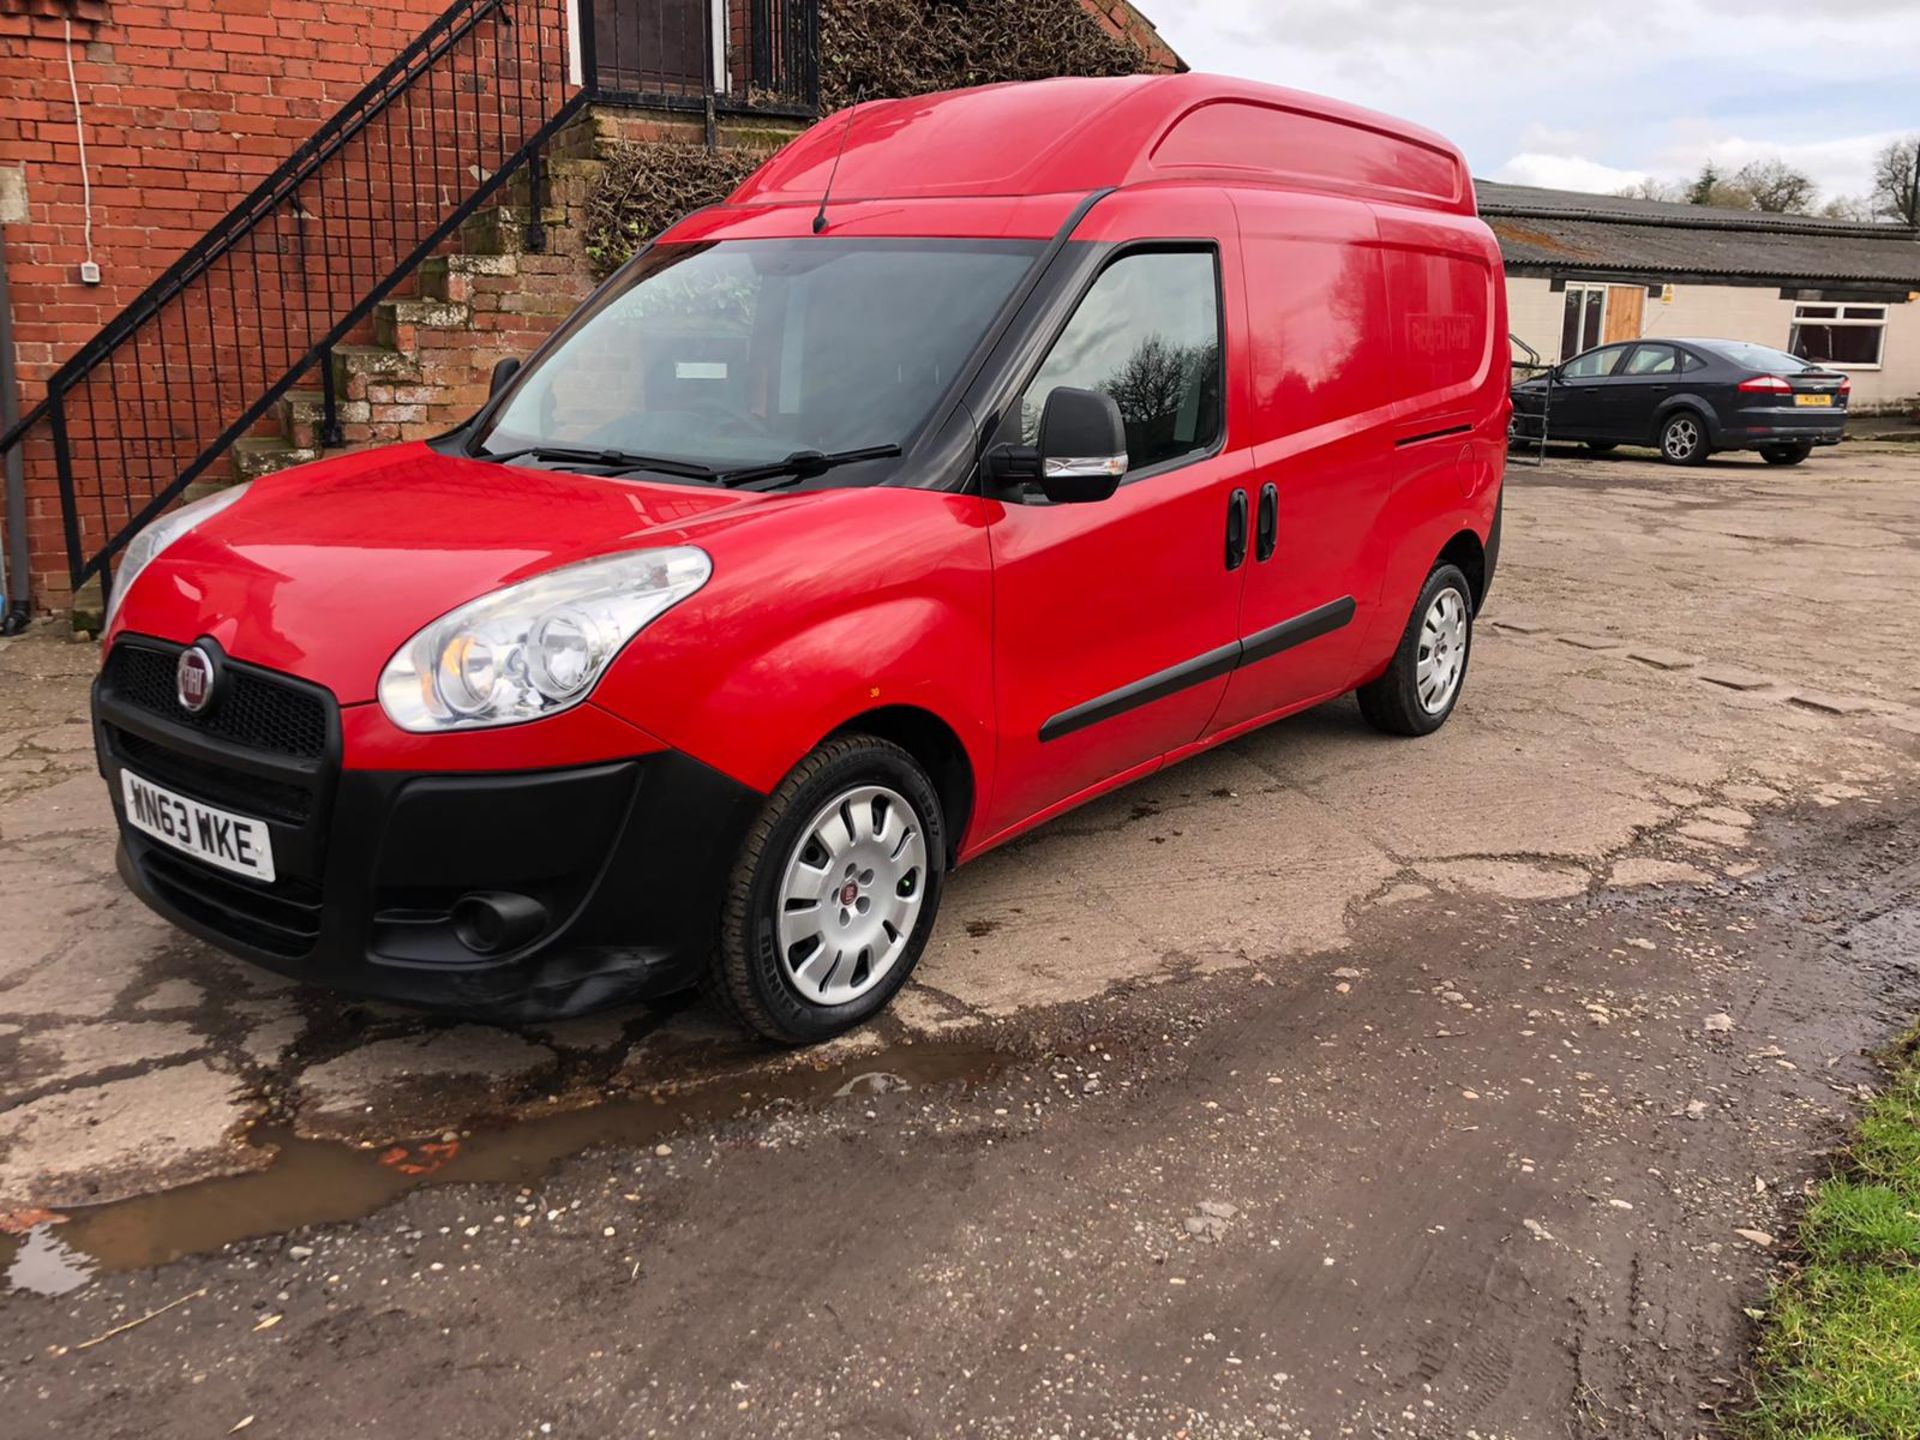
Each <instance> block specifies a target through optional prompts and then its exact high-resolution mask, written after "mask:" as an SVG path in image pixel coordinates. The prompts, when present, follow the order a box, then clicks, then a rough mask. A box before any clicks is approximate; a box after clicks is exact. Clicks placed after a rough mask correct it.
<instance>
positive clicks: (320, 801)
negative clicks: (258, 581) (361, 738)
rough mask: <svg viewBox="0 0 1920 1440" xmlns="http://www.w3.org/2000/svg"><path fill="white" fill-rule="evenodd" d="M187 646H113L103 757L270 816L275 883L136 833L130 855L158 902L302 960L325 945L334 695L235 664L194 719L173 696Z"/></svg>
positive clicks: (127, 640)
mask: <svg viewBox="0 0 1920 1440" xmlns="http://www.w3.org/2000/svg"><path fill="white" fill-rule="evenodd" d="M182 648H183V647H181V646H179V645H172V644H168V643H167V642H165V641H161V640H149V639H147V638H146V637H144V636H126V637H123V638H122V639H120V640H119V641H117V642H115V644H114V647H113V649H112V651H111V652H110V653H109V654H108V656H107V664H106V669H105V671H104V673H103V674H102V676H101V680H100V685H99V690H98V702H97V706H96V716H97V718H98V720H99V724H100V736H101V740H102V742H103V749H104V754H105V758H106V759H108V760H109V761H110V762H111V763H112V764H115V765H121V766H125V767H126V768H127V769H128V770H131V771H132V772H133V773H134V774H136V775H140V776H143V777H144V778H146V779H148V780H151V781H152V782H153V783H154V784H156V785H159V786H161V787H163V788H165V789H168V790H176V791H178V792H180V793H181V794H183V795H189V796H192V797H193V798H194V799H195V800H198V801H201V802H202V803H204V804H207V805H212V806H214V807H216V808H218V809H221V810H230V811H234V812H236V813H238V814H241V815H247V816H252V817H254V818H257V819H261V820H265V821H266V822H267V823H268V824H269V825H270V826H271V827H272V832H273V859H274V870H275V873H276V878H275V879H274V880H272V881H270V882H269V881H261V880H256V879H252V878H250V877H247V876H243V875H237V874H233V873H230V872H228V871H226V870H222V869H220V868H218V867H216V866H213V865H210V864H208V863H207V862H205V861H203V860H200V859H198V858H196V857H193V856H189V855H184V854H181V853H179V852H177V851H175V850H172V849H170V848H169V847H167V846H166V845H163V844H160V843H158V842H156V841H155V840H153V839H152V838H151V837H148V836H145V835H143V834H141V833H140V832H138V831H136V830H133V829H130V828H129V829H127V830H126V831H125V838H126V843H127V845H128V850H129V858H130V859H131V860H132V861H133V863H134V864H135V865H137V866H138V867H139V870H140V873H141V875H142V877H143V878H144V879H145V882H146V884H147V885H148V886H149V887H150V888H151V890H152V892H153V894H154V896H155V897H156V898H157V899H158V900H160V901H162V902H164V903H165V905H166V906H168V907H169V908H171V909H172V910H173V911H175V912H177V913H178V914H179V915H180V916H182V917H183V918H185V919H188V920H191V921H193V922H195V923H197V924H200V925H203V926H205V927H207V928H208V929H209V930H213V931H217V932H218V933H219V934H221V935H223V936H227V937H229V938H231V939H232V940H234V941H235V942H237V943H238V944H239V945H241V946H244V947H248V948H251V949H253V950H256V951H264V952H266V953H267V954H270V955H278V956H285V957H287V958H289V959H298V958H300V957H302V956H304V955H307V954H309V953H311V951H312V950H313V947H314V945H315V944H316V943H317V942H318V940H319V937H320V926H321V916H322V914H323V913H324V911H323V904H322V902H323V898H324V897H323V894H322V890H321V881H322V877H323V876H324V873H325V862H326V848H327V847H326V834H325V829H326V821H327V815H328V812H329V810H330V808H331V800H332V794H333V787H334V783H335V781H336V779H337V776H338V771H337V766H338V760H337V758H335V757H336V756H337V750H338V742H337V739H336V736H337V734H338V724H339V722H338V721H337V720H336V719H335V706H334V702H333V697H332V696H331V695H329V694H328V693H327V692H326V691H325V690H322V689H321V688H319V687H318V686H316V685H310V684H308V683H306V682H305V681H301V680H296V679H294V678H292V677H291V676H286V675H278V674H275V673H274V672H272V671H269V670H259V669H255V668H254V667H253V666H250V665H246V664H242V663H239V662H236V661H228V662H227V663H226V664H225V665H223V666H221V667H220V671H219V680H218V682H217V685H216V689H215V693H214V696H213V702H212V703H211V704H210V705H208V706H207V708H206V709H205V710H203V711H202V712H201V713H200V714H198V715H195V714H193V713H191V712H190V711H188V710H186V709H184V708H183V707H182V706H181V705H180V704H179V703H178V700H177V699H176V697H175V694H174V669H175V667H176V665H177V664H178V663H179V657H180V652H181V650H182ZM149 717H151V719H149ZM114 784H115V785H116V786H117V785H118V784H119V781H118V779H117V778H116V779H115V780H114Z"/></svg>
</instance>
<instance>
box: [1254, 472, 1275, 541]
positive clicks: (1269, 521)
mask: <svg viewBox="0 0 1920 1440" xmlns="http://www.w3.org/2000/svg"><path fill="white" fill-rule="evenodd" d="M1279 543H1280V488H1279V487H1278V486H1277V485H1273V484H1271V483H1269V484H1266V485H1262V486H1261V487H1260V511H1259V514H1258V515H1257V516H1256V517H1255V520H1254V525H1253V558H1254V559H1255V560H1271V559H1272V558H1273V549H1274V546H1276V545H1278V544H1279Z"/></svg>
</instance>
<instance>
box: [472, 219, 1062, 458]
mask: <svg viewBox="0 0 1920 1440" xmlns="http://www.w3.org/2000/svg"><path fill="white" fill-rule="evenodd" d="M1041 249H1042V247H1041V246H1040V245H1039V244H1037V243H1033V242H1028V241H1004V240H986V241H982V240H923V239H915V240H872V239H853V238H849V239H840V238H834V237H828V238H824V239H814V238H808V239H789V240H727V241H719V242H707V243H702V244H688V245H656V246H655V247H653V249H651V250H649V251H647V252H646V253H645V254H643V255H641V256H640V257H639V258H638V259H637V260H635V261H634V262H633V263H632V264H631V265H630V266H629V267H628V268H627V269H626V270H625V271H624V272H623V273H622V274H621V275H620V276H619V277H618V278H617V279H616V280H615V281H614V283H613V284H611V285H610V286H609V287H608V288H607V290H606V291H605V292H604V293H603V294H601V295H600V296H599V297H598V298H597V299H595V300H594V302H593V303H592V304H591V305H590V306H588V307H587V308H586V309H585V310H583V311H582V312H581V313H580V314H578V315H576V316H575V317H574V318H573V319H572V320H570V321H568V323H567V326H566V328H565V330H564V331H563V332H562V333H561V335H560V337H559V340H558V342H557V343H556V344H555V345H554V347H553V348H552V349H550V350H548V351H547V353H546V354H545V356H544V357H543V358H541V359H540V360H539V361H537V362H536V363H535V364H533V365H531V366H529V367H528V368H527V369H525V370H523V371H522V372H521V373H520V374H519V375H518V376H516V377H515V379H514V381H513V386H512V389H511V391H510V392H509V393H508V395H507V396H506V397H505V399H504V400H503V401H502V402H501V404H500V406H499V407H498V408H497V409H496V410H495V411H494V414H493V416H492V418H491V419H490V421H489V422H488V424H487V426H486V428H485V430H484V431H482V432H481V433H480V434H479V435H478V436H476V437H475V440H476V443H477V447H478V448H477V450H476V453H478V454H481V455H507V454H509V453H513V452H528V451H534V450H539V449H552V450H555V451H559V450H575V451H577V450H594V451H609V452H621V453H625V454H631V455H636V456H650V457H653V458H656V459H666V460H673V461H681V462H688V464H689V467H690V468H692V469H694V470H696V471H697V470H698V469H700V468H702V467H705V468H710V469H712V470H716V471H733V470H738V469H743V468H746V467H752V466H757V465H768V464H775V463H777V462H779V461H780V460H782V459H783V458H785V457H787V456H791V455H794V454H795V453H796V452H801V451H819V452H822V453H823V454H825V455H836V454H842V453H844V452H848V451H860V450H866V449H871V448H878V447H892V446H899V447H900V448H901V449H902V450H904V449H905V448H906V447H907V445H908V444H909V443H910V442H911V441H912V440H913V439H914V437H915V435H916V434H917V433H918V431H919V430H920V428H921V427H922V426H923V425H924V424H925V423H926V422H927V420H928V419H929V417H930V416H931V414H932V412H933V409H934V406H935V404H936V403H937V402H938V401H939V399H940V397H941V396H942V395H943V394H944V393H945V392H946V391H947V389H948V387H949V386H950V385H951V384H952V383H953V380H954V377H955V375H956V374H957V373H958V371H959V369H960V367H961V366H962V365H963V364H964V363H965V362H966V359H967V357H968V355H969V354H970V353H971V352H972V350H973V348H974V346H975V345H976V344H978V343H979V340H980V338H981V336H982V335H984V334H985V333H986V329H987V326H988V324H989V323H990V322H991V321H992V319H993V316H994V314H995V312H996V311H997V310H998V309H999V308H1000V306H1001V305H1002V304H1003V303H1004V302H1005V301H1006V299H1007V297H1008V296H1009V295H1010V294H1011V293H1012V292H1013V289H1014V286H1015V285H1016V284H1018V283H1019V280H1020V277H1021V276H1022V275H1023V274H1025V272H1026V270H1027V268H1028V267H1029V266H1030V265H1031V264H1032V263H1033V261H1034V259H1035V257H1036V256H1038V255H1039V253H1040V251H1041ZM560 463H563V464H564V463H566V462H565V460H564V458H562V459H561V460H560ZM888 468H890V467H884V466H883V467H876V465H875V464H873V463H871V462H869V463H866V464H852V465H847V466H845V467H842V468H838V469H835V470H833V471H832V472H831V475H830V477H827V478H826V483H833V484H848V483H854V484H858V483H861V482H862V480H866V481H867V482H869V483H870V482H871V481H872V480H876V479H879V478H881V477H882V476H883V475H884V474H885V473H887V469H888ZM634 473H636V474H644V475H646V477H647V478H648V479H652V478H655V476H654V474H653V473H651V472H648V471H647V470H646V469H645V467H636V468H635V470H634ZM667 478H671V477H667ZM696 478H697V477H696ZM814 483H819V482H818V481H815V482H814Z"/></svg>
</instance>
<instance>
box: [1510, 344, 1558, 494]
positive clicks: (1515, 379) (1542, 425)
mask: <svg viewBox="0 0 1920 1440" xmlns="http://www.w3.org/2000/svg"><path fill="white" fill-rule="evenodd" d="M1507 339H1508V341H1509V342H1510V343H1511V345H1512V348H1513V350H1514V351H1515V352H1516V353H1515V354H1514V355H1513V357H1512V377H1511V379H1512V383H1513V384H1516V385H1517V384H1520V383H1522V382H1524V381H1527V380H1531V379H1532V378H1533V377H1534V376H1536V375H1544V374H1546V372H1547V371H1549V370H1551V369H1552V368H1553V366H1551V365H1549V364H1548V363H1547V362H1546V361H1545V360H1542V359H1541V358H1540V352H1539V351H1538V350H1536V349H1534V348H1533V346H1531V345H1529V344H1528V343H1527V342H1526V341H1524V340H1522V339H1521V338H1520V337H1519V336H1518V335H1511V334H1510V335H1508V336H1507ZM1522 356H1524V357H1525V358H1522ZM1552 409H1553V387H1552V386H1551V385H1549V386H1547V387H1546V390H1545V391H1544V393H1543V394H1542V395H1541V399H1540V411H1539V413H1538V414H1532V413H1523V412H1522V411H1520V410H1519V409H1515V410H1514V412H1513V415H1512V418H1511V419H1509V420H1508V421H1507V458H1508V460H1509V462H1510V463H1517V464H1521V465H1544V464H1546V463H1547V422H1548V418H1549V415H1550V413H1551V411H1552Z"/></svg>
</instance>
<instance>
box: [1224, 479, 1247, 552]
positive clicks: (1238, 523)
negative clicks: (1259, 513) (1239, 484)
mask: <svg viewBox="0 0 1920 1440" xmlns="http://www.w3.org/2000/svg"><path fill="white" fill-rule="evenodd" d="M1246 558H1247V492H1246V491H1244V490H1238V489H1236V490H1235V491H1234V492H1233V494H1231V495H1229V496H1228V497H1227V569H1229V570H1238V569H1239V568H1240V566H1241V564H1242V563H1243V562H1244V561H1245V560H1246Z"/></svg>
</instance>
